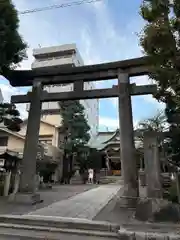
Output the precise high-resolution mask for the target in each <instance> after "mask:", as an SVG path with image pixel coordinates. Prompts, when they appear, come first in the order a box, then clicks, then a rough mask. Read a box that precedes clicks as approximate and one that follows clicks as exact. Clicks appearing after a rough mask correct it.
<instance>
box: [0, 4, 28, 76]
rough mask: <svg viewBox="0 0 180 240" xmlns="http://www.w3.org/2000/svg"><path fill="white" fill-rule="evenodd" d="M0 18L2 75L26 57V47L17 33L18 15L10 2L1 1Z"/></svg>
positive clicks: (0, 63) (0, 68) (0, 64)
mask: <svg viewBox="0 0 180 240" xmlns="http://www.w3.org/2000/svg"><path fill="white" fill-rule="evenodd" d="M0 16H1V17H0V53H1V55H0V72H1V73H3V72H6V71H7V70H8V69H11V68H14V67H16V66H17V64H18V63H20V62H21V61H22V60H23V59H24V58H25V57H26V48H27V45H26V43H25V42H24V41H23V39H22V37H21V36H20V34H19V33H18V28H19V19H18V14H17V10H16V9H15V7H14V5H13V4H12V1H11V0H1V3H0Z"/></svg>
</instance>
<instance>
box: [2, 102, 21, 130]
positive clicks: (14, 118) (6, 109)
mask: <svg viewBox="0 0 180 240" xmlns="http://www.w3.org/2000/svg"><path fill="white" fill-rule="evenodd" d="M19 116H20V113H19V111H18V110H17V109H16V106H15V105H14V104H10V103H0V123H4V125H5V126H6V127H7V128H8V129H9V130H11V131H15V132H18V131H20V129H21V127H20V125H21V123H22V122H23V121H22V120H21V119H20V118H19Z"/></svg>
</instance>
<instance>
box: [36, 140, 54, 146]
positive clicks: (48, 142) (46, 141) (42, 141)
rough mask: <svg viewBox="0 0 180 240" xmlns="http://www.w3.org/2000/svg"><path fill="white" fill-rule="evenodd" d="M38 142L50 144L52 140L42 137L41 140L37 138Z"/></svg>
mask: <svg viewBox="0 0 180 240" xmlns="http://www.w3.org/2000/svg"><path fill="white" fill-rule="evenodd" d="M39 142H40V143H44V144H49V145H52V140H50V139H49V140H48V139H47V140H46V139H43V140H39Z"/></svg>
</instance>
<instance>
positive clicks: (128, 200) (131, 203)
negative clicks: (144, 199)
mask: <svg viewBox="0 0 180 240" xmlns="http://www.w3.org/2000/svg"><path fill="white" fill-rule="evenodd" d="M137 200H138V190H137V189H135V188H132V187H130V186H129V185H126V186H124V187H123V190H122V191H121V196H119V206H120V207H121V208H136V205H137Z"/></svg>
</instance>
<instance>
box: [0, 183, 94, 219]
mask: <svg viewBox="0 0 180 240" xmlns="http://www.w3.org/2000/svg"><path fill="white" fill-rule="evenodd" d="M96 187H97V185H90V184H89V185H56V186H53V188H52V189H46V190H41V191H39V193H40V194H41V197H42V199H43V200H44V201H43V202H42V203H39V204H36V205H26V204H25V205H24V204H15V203H13V202H12V203H9V202H8V201H7V200H6V198H3V197H1V198H0V215H2V214H13V215H22V214H27V213H28V212H32V211H36V210H37V209H40V208H43V207H47V206H48V205H50V204H52V203H55V202H58V201H62V200H65V199H68V198H70V197H73V196H75V195H77V194H79V193H82V192H85V191H88V190H90V189H94V188H96Z"/></svg>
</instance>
